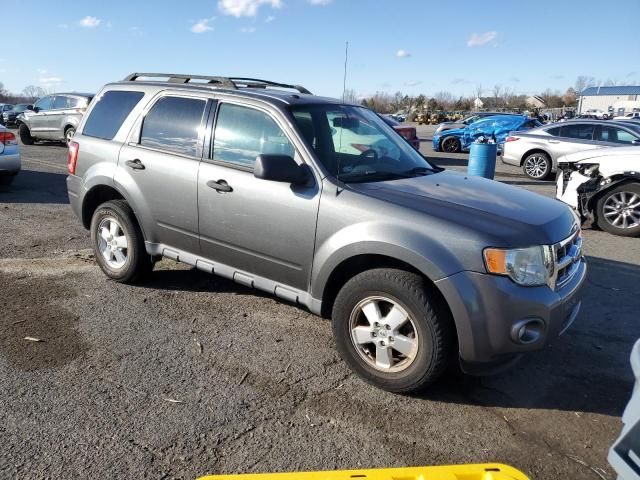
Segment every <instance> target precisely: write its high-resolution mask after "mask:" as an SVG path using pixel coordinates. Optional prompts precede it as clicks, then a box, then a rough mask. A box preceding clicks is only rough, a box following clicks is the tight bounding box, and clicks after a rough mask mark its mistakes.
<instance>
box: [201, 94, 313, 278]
mask: <svg viewBox="0 0 640 480" xmlns="http://www.w3.org/2000/svg"><path fill="white" fill-rule="evenodd" d="M283 124H284V122H283V123H280V124H279V123H278V121H277V120H276V117H275V116H272V115H271V114H268V113H266V112H264V111H262V110H258V109H255V108H253V107H249V106H243V105H236V104H231V103H222V104H220V106H219V108H218V113H217V118H216V125H215V130H214V134H213V135H214V138H213V149H212V154H211V155H210V158H209V159H207V160H203V162H202V163H201V166H200V173H199V178H198V211H199V228H200V247H201V251H202V255H203V256H205V257H207V258H209V259H211V260H213V261H214V262H220V263H222V264H224V265H226V266H228V267H231V269H232V270H238V271H239V272H238V274H240V275H241V274H242V272H246V273H248V274H250V275H256V276H260V277H264V278H267V279H269V280H272V281H274V282H276V283H279V284H283V285H288V286H291V287H294V288H296V289H299V290H306V289H307V287H308V282H309V276H310V270H311V264H312V261H313V252H314V242H315V229H316V218H317V213H318V204H319V200H320V187H319V185H318V183H317V182H316V181H315V180H313V181H312V182H311V183H310V184H309V185H308V186H293V185H291V184H288V183H282V182H273V181H268V180H261V179H258V178H255V177H254V176H253V166H254V163H255V159H256V157H257V156H258V155H260V154H281V155H290V156H292V157H294V159H295V160H296V161H297V162H298V163H299V164H300V163H303V160H302V158H301V156H300V154H299V153H298V152H297V151H296V148H295V147H294V145H293V143H292V141H291V140H290V138H289V136H288V135H287V134H285V132H284V128H283V127H282V126H281V125H283ZM289 134H290V133H289ZM220 185H227V186H228V187H224V188H223V189H220V187H219V186H220ZM224 190H227V191H224ZM234 276H235V275H234Z"/></svg>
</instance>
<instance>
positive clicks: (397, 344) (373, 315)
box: [349, 296, 418, 373]
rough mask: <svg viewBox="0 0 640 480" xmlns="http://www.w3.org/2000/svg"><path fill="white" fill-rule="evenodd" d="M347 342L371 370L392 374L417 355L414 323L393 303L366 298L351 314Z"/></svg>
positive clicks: (416, 332)
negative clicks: (349, 342) (351, 344)
mask: <svg viewBox="0 0 640 480" xmlns="http://www.w3.org/2000/svg"><path fill="white" fill-rule="evenodd" d="M349 326H350V329H351V341H352V343H353V346H354V347H355V349H356V351H357V352H358V354H359V355H360V357H361V358H362V359H363V360H364V361H365V362H366V363H367V364H368V365H370V366H371V367H373V368H375V369H376V370H380V371H383V372H388V373H394V372H401V371H403V370H406V369H407V368H408V367H409V366H410V365H411V364H412V363H413V361H414V360H415V358H416V355H417V353H418V330H417V328H416V326H415V323H414V320H413V319H412V318H411V316H410V315H409V314H408V313H407V311H406V310H405V309H404V308H403V307H402V306H401V305H399V304H398V303H397V302H396V301H394V300H392V299H390V298H386V297H380V296H376V297H367V298H365V299H364V300H362V301H361V302H360V303H358V304H357V305H356V306H355V307H354V309H353V311H352V312H351V316H350V320H349Z"/></svg>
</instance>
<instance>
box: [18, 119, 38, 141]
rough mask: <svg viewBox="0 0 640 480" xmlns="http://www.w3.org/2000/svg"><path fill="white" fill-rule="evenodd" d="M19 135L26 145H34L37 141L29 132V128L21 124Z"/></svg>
mask: <svg viewBox="0 0 640 480" xmlns="http://www.w3.org/2000/svg"><path fill="white" fill-rule="evenodd" d="M18 134H19V135H20V141H21V142H22V143H23V144H25V145H33V142H34V141H35V139H34V138H33V137H32V136H31V132H30V131H29V127H27V126H26V125H25V124H24V123H21V124H20V127H19V128H18Z"/></svg>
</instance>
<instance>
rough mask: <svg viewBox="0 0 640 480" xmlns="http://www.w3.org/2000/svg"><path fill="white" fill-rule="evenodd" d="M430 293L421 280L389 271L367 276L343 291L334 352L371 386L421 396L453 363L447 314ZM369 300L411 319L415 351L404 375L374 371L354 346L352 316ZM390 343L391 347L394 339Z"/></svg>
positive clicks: (335, 307)
mask: <svg viewBox="0 0 640 480" xmlns="http://www.w3.org/2000/svg"><path fill="white" fill-rule="evenodd" d="M432 288H433V287H430V286H429V285H428V284H427V282H426V280H425V279H424V278H422V277H421V276H420V275H417V274H414V273H410V272H406V271H403V270H396V269H390V268H379V269H373V270H368V271H365V272H363V273H360V274H358V275H356V276H355V277H353V278H352V279H350V280H349V281H348V282H347V283H346V284H345V285H344V286H343V287H342V289H341V290H340V292H339V293H338V296H337V297H336V300H335V303H334V305H333V312H332V315H331V316H332V325H333V334H334V337H335V341H336V346H337V349H338V352H339V353H340V355H341V356H342V358H343V359H344V361H345V362H346V363H347V364H348V365H349V366H350V367H351V369H352V370H353V371H354V372H355V373H357V374H358V375H359V376H360V377H361V378H363V379H364V380H365V381H367V382H369V383H371V384H372V385H375V386H376V387H378V388H381V389H383V390H387V391H390V392H395V393H411V392H418V391H421V390H423V389H425V388H426V387H427V386H428V385H429V384H431V383H433V382H434V381H436V380H437V379H438V378H439V377H440V376H441V375H442V373H443V372H444V371H445V369H446V368H447V366H448V364H449V360H450V359H451V358H452V352H453V350H454V346H455V341H454V335H453V327H452V322H451V319H450V315H449V314H448V310H447V309H446V308H442V305H441V304H439V302H438V299H437V297H436V295H435V292H433V290H432ZM369 297H385V298H386V299H389V300H391V301H393V302H394V303H396V304H397V305H399V306H401V307H402V308H403V309H404V310H405V312H407V313H408V315H409V317H410V318H411V328H413V327H415V330H416V332H415V335H416V336H417V350H415V355H414V357H413V361H411V362H410V363H409V364H408V365H407V366H406V367H405V368H404V369H403V370H400V371H397V372H386V371H381V370H379V369H376V368H374V366H373V365H371V364H370V363H369V362H368V361H367V360H366V359H365V358H364V357H363V354H362V353H360V351H361V350H364V348H363V347H360V350H359V349H358V348H357V347H356V345H355V342H354V341H353V340H352V334H351V329H352V313H353V312H356V311H357V308H358V305H359V304H361V302H362V301H363V300H366V299H368V298H369ZM381 311H382V310H381ZM381 322H384V320H381ZM365 328H366V327H365ZM372 336H373V335H372ZM380 338H381V337H380ZM414 339H415V337H414ZM389 340H390V342H389V346H391V345H392V343H391V341H392V338H391V337H390V338H389ZM367 348H370V347H367ZM373 348H375V345H373ZM365 354H366V352H365ZM393 361H395V360H393Z"/></svg>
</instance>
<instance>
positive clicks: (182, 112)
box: [114, 94, 211, 254]
mask: <svg viewBox="0 0 640 480" xmlns="http://www.w3.org/2000/svg"><path fill="white" fill-rule="evenodd" d="M210 104H211V102H208V101H207V99H206V98H200V97H198V96H187V95H184V96H183V95H171V94H166V95H163V96H160V97H159V98H157V99H156V100H155V101H154V102H153V104H152V105H151V107H150V108H147V109H146V110H145V113H144V114H143V119H142V121H141V122H139V124H138V125H137V126H136V127H135V128H134V132H133V134H132V136H133V137H134V138H131V139H130V141H129V142H128V143H127V144H125V145H124V146H123V147H122V149H121V150H120V155H119V160H118V169H117V172H116V175H115V177H114V181H115V182H116V184H120V185H122V188H123V189H124V191H127V192H129V195H130V197H131V198H130V201H131V202H132V203H133V208H134V210H135V211H136V213H138V214H139V215H138V217H139V218H140V219H144V220H143V222H144V223H143V225H142V227H143V230H144V234H145V239H146V240H147V241H148V242H152V243H162V244H164V245H165V246H168V247H174V248H176V249H179V250H183V251H186V252H189V253H192V254H198V253H199V249H200V247H199V242H198V211H197V209H198V203H197V178H198V164H199V162H200V159H201V158H202V146H203V143H204V133H203V132H204V129H203V126H204V125H205V124H206V115H207V111H208V110H209V105H210Z"/></svg>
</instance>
